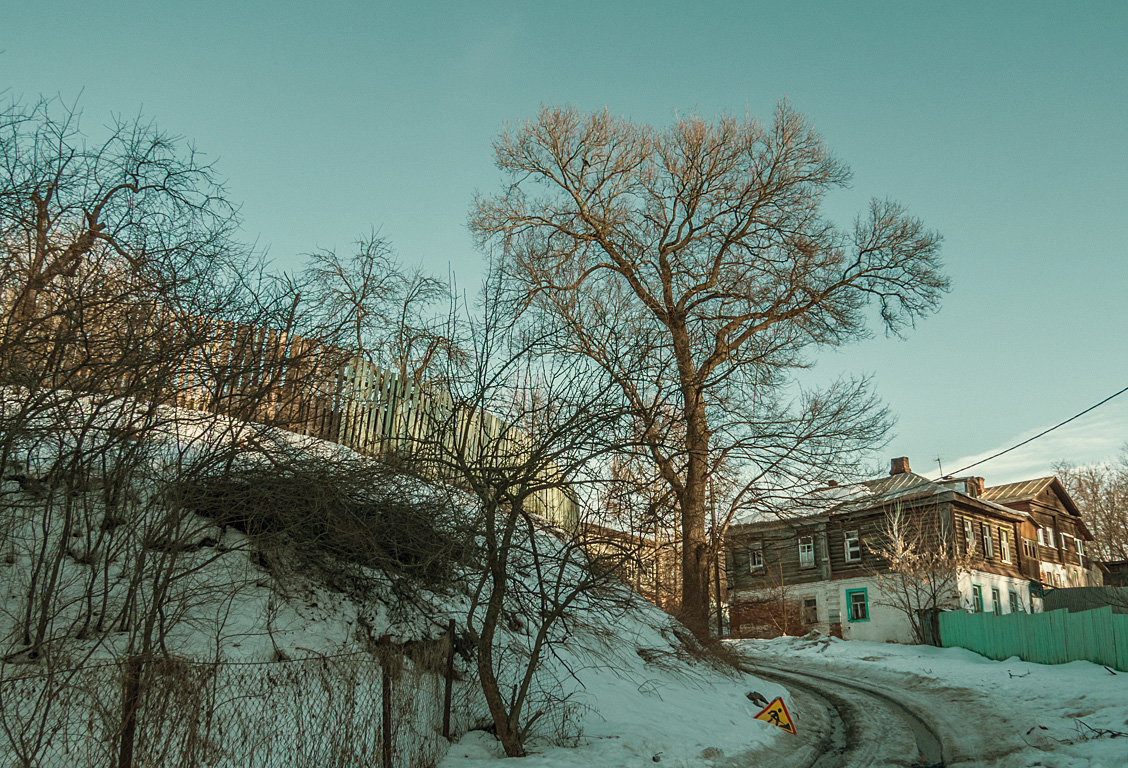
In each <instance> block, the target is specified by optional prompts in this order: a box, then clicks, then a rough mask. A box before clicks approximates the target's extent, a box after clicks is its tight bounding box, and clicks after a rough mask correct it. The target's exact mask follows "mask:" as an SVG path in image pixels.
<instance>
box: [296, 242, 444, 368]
mask: <svg viewBox="0 0 1128 768" xmlns="http://www.w3.org/2000/svg"><path fill="white" fill-rule="evenodd" d="M309 258H310V263H309V265H308V266H307V268H306V270H305V274H304V275H303V278H304V279H303V281H302V282H303V291H302V292H303V294H304V295H305V298H306V300H307V302H309V303H310V304H311V305H312V306H317V307H320V309H321V311H322V313H323V315H324V317H323V321H324V324H325V325H326V326H329V327H341V328H343V329H345V331H346V337H347V339H348V344H349V346H350V347H352V349H354V350H356V351H357V352H358V353H359V354H361V355H362V356H363V357H365V358H366V359H368V360H370V361H372V362H373V363H376V364H377V365H383V366H387V367H389V368H391V369H392V370H393V371H395V372H396V373H397V374H398V376H399V381H401V382H405V381H410V382H412V383H413V384H415V385H418V384H420V383H422V382H423V381H424V380H425V379H427V378H431V377H434V376H435V375H436V374H437V372H438V371H440V370H444V369H446V368H448V367H450V364H451V363H454V364H456V365H457V364H459V363H461V362H463V361H464V360H465V358H466V353H465V351H464V350H463V349H462V347H461V345H460V344H459V342H458V341H457V340H456V339H453V338H451V337H450V336H448V335H446V333H445V331H446V330H449V329H450V328H451V327H454V326H452V325H451V324H450V323H448V322H447V320H448V318H447V316H446V314H445V313H443V312H440V311H439V310H440V309H444V308H446V307H448V306H449V305H450V288H449V286H448V284H447V283H445V282H443V281H441V280H439V279H437V278H435V277H432V276H431V275H428V274H427V273H425V272H424V271H422V270H421V269H418V268H417V269H413V270H405V269H404V268H403V266H402V265H401V264H400V263H399V261H398V259H397V258H396V255H395V253H394V252H393V250H392V248H391V246H390V245H389V244H388V242H387V241H386V240H384V239H383V238H381V237H380V236H379V235H377V234H375V233H373V234H370V235H368V236H367V237H364V238H361V239H360V240H358V241H357V242H356V244H355V250H354V253H353V255H352V256H351V257H349V258H342V257H341V256H339V255H338V254H337V253H336V252H335V251H330V250H321V251H316V252H314V253H313V254H311V255H310V257H309Z"/></svg>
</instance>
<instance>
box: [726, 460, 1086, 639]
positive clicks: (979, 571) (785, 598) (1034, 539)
mask: <svg viewBox="0 0 1128 768" xmlns="http://www.w3.org/2000/svg"><path fill="white" fill-rule="evenodd" d="M893 520H899V521H901V524H902V525H903V527H904V528H905V530H908V531H911V532H912V535H913V538H914V539H915V546H916V547H917V548H923V549H927V550H936V548H943V551H944V552H948V553H950V554H951V560H952V562H953V563H958V564H959V567H958V568H953V571H952V572H953V577H952V578H951V580H950V583H949V584H948V586H947V587H946V588H945V594H944V595H943V596H942V598H941V599H939V600H937V601H936V602H937V605H938V607H940V608H943V609H965V610H972V611H993V612H996V613H1010V612H1014V611H1037V610H1040V609H1041V595H1042V594H1043V590H1044V589H1046V588H1053V587H1060V586H1088V585H1090V584H1099V583H1100V581H1101V575H1100V573H1099V572H1098V571H1097V570H1096V569H1095V568H1094V567H1093V565H1092V563H1090V562H1089V561H1088V560H1087V559H1086V557H1085V547H1084V542H1085V541H1086V540H1089V539H1091V536H1090V534H1089V533H1088V531H1087V530H1086V528H1085V526H1084V523H1083V522H1082V520H1081V517H1080V514H1079V512H1078V511H1077V507H1076V505H1075V504H1074V503H1073V501H1072V499H1070V498H1069V494H1068V493H1067V492H1066V491H1065V489H1064V487H1062V485H1061V483H1060V482H1059V481H1058V480H1057V479H1056V478H1053V477H1045V478H1039V479H1037V480H1030V481H1026V482H1023V483H1010V484H1007V485H1000V486H995V487H990V488H989V487H985V486H984V481H983V478H981V477H945V478H941V479H939V480H930V479H928V478H926V477H923V476H921V475H917V474H915V473H913V472H912V471H911V470H910V469H909V463H908V459H906V458H898V459H894V460H893V461H892V463H891V468H890V473H889V476H888V477H882V478H878V479H875V480H869V481H866V482H862V483H857V484H851V485H843V486H838V485H834V484H831V485H830V486H828V487H825V488H820V489H817V490H815V491H813V492H812V493H811V494H809V495H808V496H806V497H805V498H803V499H802V500H800V503H799V511H798V512H797V514H796V515H794V516H789V517H787V518H783V519H780V518H772V519H767V520H761V521H757V522H752V523H748V524H743V525H734V526H732V527H731V528H730V529H729V533H728V535H727V536H726V541H725V556H726V561H727V563H726V565H727V569H726V570H727V573H728V586H729V619H730V626H731V631H732V633H733V635H735V636H771V635H775V634H799V633H802V632H804V631H806V630H807V629H810V628H816V629H819V630H821V631H823V632H827V633H831V634H835V635H837V636H840V637H844V638H853V639H861V640H892V641H902V642H908V641H910V640H911V639H912V632H911V627H910V624H909V620H908V617H907V616H906V614H905V612H904V610H902V609H899V608H897V607H896V603H897V601H896V599H895V598H893V597H892V596H890V595H889V594H888V591H889V580H888V579H883V578H881V575H882V574H887V573H888V570H889V568H888V562H887V560H886V559H885V558H884V557H882V556H881V555H880V554H879V552H881V551H884V550H886V549H888V543H889V540H890V531H889V528H890V523H891V521H893Z"/></svg>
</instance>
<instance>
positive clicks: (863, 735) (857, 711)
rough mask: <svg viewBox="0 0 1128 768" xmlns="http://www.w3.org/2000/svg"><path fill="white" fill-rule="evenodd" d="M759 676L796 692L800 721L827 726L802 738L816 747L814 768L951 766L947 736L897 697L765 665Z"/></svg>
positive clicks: (827, 677) (819, 675)
mask: <svg viewBox="0 0 1128 768" xmlns="http://www.w3.org/2000/svg"><path fill="white" fill-rule="evenodd" d="M754 673H755V674H756V675H757V676H759V677H762V678H767V679H769V680H774V681H775V682H778V683H780V684H782V685H784V686H785V687H787V688H788V689H789V690H790V691H791V692H792V695H793V696H794V697H795V700H796V704H795V705H794V708H795V709H796V711H797V714H796V717H799V714H798V713H799V712H802V713H803V715H804V716H805V718H804V719H808V721H809V722H811V721H822V722H824V723H825V725H823V726H822V727H821V728H819V730H817V731H815V732H814V733H810V732H809V729H808V731H805V732H804V735H802V738H804V740H806V741H808V743H810V744H811V746H812V747H813V752H814V755H815V759H814V761H813V762H811V763H810V764H809V765H810V766H811V768H866V767H867V766H874V767H875V768H877V767H878V766H891V765H911V766H920V767H921V768H926V767H927V768H939V766H944V765H945V761H944V749H943V743H944V741H945V739H944V738H943V736H942V735H941V734H939V733H938V732H937V731H936V730H935V728H934V727H933V726H932V725H931V724H930V723H929V721H928V719H927V717H926V716H924V715H922V714H919V713H918V712H916V711H915V710H914V709H913V708H912V707H911V706H910V705H907V704H905V703H902V702H901V701H899V700H898V698H897V697H896V695H891V694H890V693H889V692H886V691H882V690H877V689H875V688H873V687H871V686H866V685H859V684H857V683H856V682H848V681H845V680H842V679H839V678H837V677H834V676H831V675H829V674H827V673H826V672H821V673H814V672H811V671H810V670H804V671H799V670H797V669H795V668H794V667H793V668H792V669H789V670H786V671H785V670H783V669H779V668H775V667H768V666H766V665H760V666H758V667H756V669H755V670H754ZM820 709H822V710H824V712H819V710H820ZM822 715H825V720H824V721H823V720H822V717H821V716H822ZM948 741H949V742H950V741H951V740H950V739H949V740H948ZM949 751H951V750H949Z"/></svg>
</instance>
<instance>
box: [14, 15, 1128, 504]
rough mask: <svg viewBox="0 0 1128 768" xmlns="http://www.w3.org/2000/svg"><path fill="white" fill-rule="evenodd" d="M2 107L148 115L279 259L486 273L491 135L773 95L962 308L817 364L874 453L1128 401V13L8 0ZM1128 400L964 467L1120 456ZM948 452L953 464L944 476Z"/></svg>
mask: <svg viewBox="0 0 1128 768" xmlns="http://www.w3.org/2000/svg"><path fill="white" fill-rule="evenodd" d="M0 19H3V23H2V24H0V90H3V92H4V94H3V95H4V96H5V97H6V98H7V99H13V98H16V99H24V100H28V99H34V98H36V97H37V96H38V95H40V94H49V95H58V96H60V97H61V98H62V99H64V100H66V101H68V102H73V103H77V104H78V105H79V107H80V108H81V109H82V111H83V113H84V121H85V122H84V124H85V125H93V126H97V125H100V124H103V123H105V122H108V120H109V119H110V117H111V116H112V115H125V116H133V115H137V114H142V115H144V116H145V117H146V118H148V119H152V120H154V121H156V123H157V124H159V125H160V126H161V127H162V128H164V129H166V130H168V131H171V132H173V133H176V134H180V135H182V136H184V137H186V138H188V139H190V140H191V141H192V142H194V144H195V145H196V146H197V148H198V149H199V150H200V151H202V152H203V153H205V154H206V155H207V156H208V157H209V158H210V159H213V160H214V161H215V163H216V165H217V168H218V170H219V172H220V174H221V175H222V176H224V177H225V178H226V179H227V187H228V191H229V194H230V196H231V198H232V199H233V200H235V201H237V202H238V203H240V204H241V206H242V217H243V227H244V233H243V234H244V236H245V237H246V238H247V239H248V240H249V241H253V242H255V243H257V245H258V246H259V247H260V248H263V249H266V250H267V251H268V253H269V254H270V256H271V257H272V258H273V259H274V261H275V262H276V264H277V265H278V266H279V267H280V268H287V269H292V268H296V267H298V266H299V265H300V264H301V257H302V254H305V253H309V252H311V251H313V250H316V249H319V248H336V249H340V250H347V249H348V247H349V245H350V244H351V243H352V242H353V241H355V240H356V239H357V238H359V237H361V236H363V235H365V234H367V233H369V232H372V231H378V232H379V233H380V235H382V236H383V237H385V238H387V239H388V240H389V241H390V242H391V244H392V245H393V246H394V247H395V249H396V250H397V252H398V253H399V254H400V256H401V258H402V259H403V260H404V261H405V262H407V263H409V264H422V265H423V266H425V267H426V268H428V269H430V270H432V271H434V272H436V273H439V274H441V275H444V276H445V275H446V274H447V272H448V270H450V271H452V272H453V273H454V275H455V276H456V278H457V279H458V280H459V283H460V285H462V286H471V287H472V286H474V285H476V284H477V281H478V279H479V278H480V275H481V273H482V270H483V258H482V256H481V254H479V253H478V252H477V251H476V250H475V248H474V244H473V241H472V238H471V236H470V234H469V231H468V229H467V227H466V219H467V212H468V210H469V208H470V205H471V203H472V201H473V197H474V195H475V193H476V192H481V193H483V194H489V193H491V192H493V191H494V190H496V189H498V187H499V185H500V183H501V176H500V174H499V172H498V171H497V170H496V169H495V167H494V166H493V161H492V155H491V147H490V145H491V141H492V140H493V139H494V138H495V137H496V136H497V135H498V133H499V131H501V130H502V129H504V128H505V127H506V126H507V125H515V124H517V123H519V122H520V121H522V120H525V119H528V118H531V117H533V116H534V115H535V114H536V111H537V109H538V108H539V107H540V106H541V105H543V104H571V105H575V106H576V107H578V108H580V109H583V110H595V109H602V108H607V109H609V110H610V111H611V112H612V113H614V114H616V115H619V116H623V117H628V118H630V119H633V120H636V121H639V122H644V123H650V124H653V125H656V126H661V125H666V124H668V123H669V122H671V121H672V120H673V119H675V117H676V115H678V114H686V113H696V114H698V115H701V116H705V117H711V116H715V115H720V114H723V113H729V114H735V115H738V116H744V115H752V116H758V117H764V118H770V115H771V111H772V109H773V108H774V106H775V105H776V103H777V102H778V101H779V100H780V99H787V100H788V101H790V103H791V104H792V105H793V106H794V107H795V108H796V109H797V110H799V111H800V112H802V113H803V114H804V115H806V116H807V117H808V119H809V120H810V121H811V122H812V123H813V124H814V125H815V127H816V128H817V129H818V130H819V131H820V132H821V134H822V136H823V137H824V139H825V140H826V142H827V144H828V145H829V146H830V147H831V149H832V150H833V151H834V152H835V154H836V155H837V156H838V157H839V158H841V159H842V160H844V161H845V162H846V163H848V164H849V165H850V166H851V167H852V169H853V171H854V177H853V183H852V186H851V188H850V189H848V190H845V191H843V192H839V193H836V194H835V195H834V196H833V197H832V198H831V199H830V200H829V201H828V212H829V213H831V214H832V215H833V216H834V217H835V218H836V220H838V221H840V222H841V223H844V224H848V223H849V222H850V221H851V220H852V218H853V216H854V215H855V214H856V213H857V212H859V211H860V210H862V208H863V207H864V206H865V204H866V201H868V200H869V199H870V198H871V197H881V198H885V197H888V198H890V199H893V200H897V201H899V202H900V203H902V204H904V205H905V206H906V207H907V208H908V209H909V211H910V212H911V213H912V214H913V215H915V216H917V217H919V218H920V219H922V220H923V221H924V223H925V224H926V225H927V226H928V227H929V228H932V229H935V230H937V231H939V232H940V233H941V234H942V235H943V237H944V247H943V251H942V254H943V258H944V261H945V264H946V268H947V271H948V274H949V276H950V277H951V280H952V292H951V293H950V294H949V295H948V296H947V297H946V299H945V302H944V306H943V308H942V309H941V311H940V312H939V313H938V314H936V315H935V316H932V317H929V318H926V319H924V320H923V321H921V322H920V323H919V324H918V327H917V328H916V329H914V330H912V331H911V332H910V333H909V334H907V337H906V338H905V339H890V338H887V337H885V336H883V335H881V334H880V333H878V334H877V335H875V337H874V338H872V339H870V340H868V341H865V342H863V343H860V344H855V345H851V346H849V347H845V348H842V349H840V350H837V351H833V352H829V353H826V354H824V355H823V356H822V357H821V359H820V364H819V367H818V369H817V375H818V376H822V377H826V378H833V377H834V376H836V375H839V374H849V373H863V374H869V375H871V376H872V377H873V381H874V385H875V387H876V389H877V391H878V393H879V394H880V395H881V396H882V397H883V398H884V399H885V400H886V401H887V402H888V403H889V405H890V407H891V409H892V410H893V412H894V413H895V414H896V415H897V417H898V419H899V421H898V424H897V427H896V431H895V434H894V436H893V437H892V439H891V440H890V442H889V444H888V445H886V446H885V447H884V448H883V449H882V450H881V452H880V455H881V457H882V459H884V458H887V457H893V456H908V457H909V458H910V462H911V464H912V468H913V469H914V470H915V471H918V472H921V473H923V474H928V475H930V476H934V475H935V474H937V472H938V470H939V466H940V464H942V466H943V468H944V471H945V472H951V471H955V470H957V469H959V468H960V467H963V466H965V465H966V464H970V463H971V462H972V461H975V460H977V459H978V458H982V457H984V456H987V455H990V454H992V453H995V452H997V451H999V450H1002V449H1004V448H1006V447H1008V446H1011V445H1013V444H1015V443H1017V442H1020V441H1021V440H1023V439H1025V438H1026V437H1029V436H1031V435H1033V434H1036V433H1038V432H1040V431H1042V430H1043V429H1045V428H1047V427H1049V426H1052V425H1054V424H1056V423H1058V422H1060V421H1063V420H1065V419H1067V418H1068V417H1070V416H1072V415H1074V414H1076V413H1078V412H1080V411H1082V410H1084V409H1085V408H1087V407H1089V406H1091V405H1092V404H1094V403H1096V402H1098V401H1100V400H1102V399H1104V398H1105V397H1107V396H1108V395H1110V394H1112V393H1113V392H1116V391H1118V390H1120V389H1122V388H1123V387H1125V386H1128V344H1125V334H1124V329H1125V328H1126V327H1128V307H1126V304H1125V298H1124V295H1125V288H1128V253H1126V246H1125V243H1126V242H1128V215H1126V213H1125V212H1126V211H1128V182H1126V180H1128V96H1126V93H1125V88H1124V84H1125V83H1126V82H1128V47H1126V46H1125V41H1126V40H1128V4H1126V3H1123V2H1086V3H1076V4H1064V3H1038V2H1014V3H1005V2H998V3H990V4H983V3H972V2H950V3H929V4H925V3H904V2H887V3H879V2H858V3H830V2H826V3H802V2H787V3H784V2H779V3H758V2H712V3H710V2H699V3H692V4H690V3H664V2H656V1H652V2H571V3H561V2H551V3H550V2H529V1H527V0H526V1H525V2H516V1H514V2H487V1H485V0H480V1H479V2H474V3H450V2H448V3H439V2H412V3H380V2H332V1H331V0H325V1H324V2H320V3H316V4H313V3H277V2H273V3H266V2H230V0H228V1H227V2H193V3H185V2H175V3H173V2H163V1H162V0H149V1H148V2H143V3H142V2H137V3H127V2H112V1H111V2H99V3H89V2H50V1H49V0H44V2H40V3H36V4H28V3H15V2H12V1H11V0H0ZM1125 441H1128V394H1125V395H1123V396H1122V397H1120V398H1118V399H1114V400H1112V401H1111V402H1109V403H1108V404H1107V405H1105V406H1102V407H1101V408H1098V409H1096V410H1095V411H1093V412H1092V413H1090V414H1088V415H1087V416H1085V417H1083V418H1081V419H1078V420H1077V421H1074V422H1072V423H1071V424H1070V425H1068V427H1065V428H1062V429H1061V430H1058V431H1055V432H1053V433H1051V434H1050V435H1047V436H1046V437H1043V438H1040V439H1039V440H1036V441H1034V442H1033V443H1031V444H1030V445H1029V446H1027V447H1025V448H1022V449H1020V450H1018V451H1014V452H1012V453H1010V454H1007V455H1006V456H1005V457H1002V458H999V459H995V460H992V461H991V462H988V463H986V464H983V465H981V466H979V467H977V468H976V469H975V473H976V474H982V475H983V476H985V477H986V478H987V481H988V484H994V483H996V482H1009V481H1011V480H1017V479H1022V478H1023V477H1032V476H1038V475H1042V474H1047V473H1049V472H1050V466H1051V464H1052V463H1053V462H1054V461H1056V460H1067V461H1071V462H1074V463H1089V462H1094V461H1101V460H1105V459H1110V458H1112V457H1113V456H1114V455H1115V454H1116V452H1117V451H1118V450H1119V446H1120V445H1122V444H1123V443H1124V442H1125ZM937 459H939V460H940V464H938V463H937Z"/></svg>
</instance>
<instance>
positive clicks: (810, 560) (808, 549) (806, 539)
mask: <svg viewBox="0 0 1128 768" xmlns="http://www.w3.org/2000/svg"><path fill="white" fill-rule="evenodd" d="M799 567H800V568H814V567H815V537H814V536H800V537H799Z"/></svg>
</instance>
